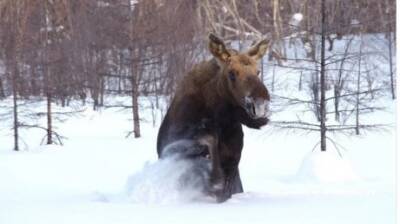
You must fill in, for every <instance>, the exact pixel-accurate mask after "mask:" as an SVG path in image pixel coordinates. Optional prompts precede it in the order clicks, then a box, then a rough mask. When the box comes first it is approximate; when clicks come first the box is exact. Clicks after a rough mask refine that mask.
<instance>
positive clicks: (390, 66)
mask: <svg viewBox="0 0 400 224" xmlns="http://www.w3.org/2000/svg"><path fill="white" fill-rule="evenodd" d="M392 46H393V40H392V32H390V33H389V69H390V70H389V71H390V88H391V91H392V99H396V94H395V83H394V82H395V81H394V77H393V55H392Z"/></svg>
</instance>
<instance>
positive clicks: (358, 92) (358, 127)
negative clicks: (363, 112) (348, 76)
mask: <svg viewBox="0 0 400 224" xmlns="http://www.w3.org/2000/svg"><path fill="white" fill-rule="evenodd" d="M361 54H362V36H361V34H360V50H359V58H358V74H357V94H356V135H359V134H360V80H361V60H362V55H361Z"/></svg>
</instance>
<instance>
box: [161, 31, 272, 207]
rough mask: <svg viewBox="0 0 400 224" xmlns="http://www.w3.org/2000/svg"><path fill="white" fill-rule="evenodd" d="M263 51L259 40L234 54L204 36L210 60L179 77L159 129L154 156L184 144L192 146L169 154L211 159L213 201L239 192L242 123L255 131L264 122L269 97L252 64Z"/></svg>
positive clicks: (256, 65)
mask: <svg viewBox="0 0 400 224" xmlns="http://www.w3.org/2000/svg"><path fill="white" fill-rule="evenodd" d="M267 48H268V41H266V40H262V41H260V42H258V43H257V44H256V45H254V46H253V47H251V48H250V49H249V50H248V51H247V52H244V53H240V52H238V51H235V50H232V49H227V48H226V47H225V44H224V43H223V41H222V40H220V39H219V38H218V37H216V36H215V35H213V34H210V36H209V50H210V52H211V54H212V55H213V58H212V59H210V60H208V61H204V62H202V63H200V64H198V65H195V66H194V68H193V69H192V70H191V71H190V72H189V73H188V74H187V75H186V76H185V77H184V79H183V81H182V83H180V85H178V88H177V90H176V92H175V96H174V98H173V100H172V102H171V104H170V106H169V109H168V111H167V114H166V116H165V118H164V120H163V122H162V124H161V126H160V129H159V133H158V139H157V152H158V156H159V157H160V158H163V157H167V156H169V155H170V154H171V152H170V151H168V150H165V148H168V147H166V146H168V145H170V144H171V143H174V142H177V141H181V140H184V141H186V142H187V141H190V142H192V143H191V144H189V145H190V147H188V145H187V144H186V145H185V146H184V145H182V147H181V149H179V150H178V151H175V152H172V154H173V153H178V154H180V155H181V156H183V157H186V158H196V157H203V158H209V159H210V160H211V167H212V168H211V177H210V185H214V186H219V188H218V187H217V188H215V189H216V190H214V191H213V192H209V193H211V194H214V195H215V196H216V197H217V199H218V201H225V200H227V199H228V198H230V197H231V195H232V194H234V193H240V192H243V187H242V182H241V179H240V174H239V168H238V166H239V162H240V158H241V153H242V148H243V131H242V124H243V125H246V126H248V127H250V128H255V129H259V128H260V127H262V126H263V125H266V124H267V123H268V117H267V113H268V108H267V107H268V102H269V100H270V96H269V93H268V90H267V88H266V87H265V86H264V85H263V83H262V81H261V80H260V79H259V77H258V73H259V71H258V61H259V59H261V58H262V56H263V55H264V54H265V52H266V50H267ZM173 148H175V149H176V148H177V147H173ZM178 148H179V147H178ZM167 151H168V152H167Z"/></svg>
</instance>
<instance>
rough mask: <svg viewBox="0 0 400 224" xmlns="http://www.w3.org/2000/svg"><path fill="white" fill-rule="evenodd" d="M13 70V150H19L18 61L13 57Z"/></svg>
mask: <svg viewBox="0 0 400 224" xmlns="http://www.w3.org/2000/svg"><path fill="white" fill-rule="evenodd" d="M13 59H14V61H13V62H12V63H13V71H12V73H13V74H12V89H13V90H12V92H13V115H14V125H13V127H14V150H15V151H19V144H18V139H19V134H18V128H19V123H18V104H17V76H18V72H19V71H18V62H17V60H16V58H15V57H14V58H13Z"/></svg>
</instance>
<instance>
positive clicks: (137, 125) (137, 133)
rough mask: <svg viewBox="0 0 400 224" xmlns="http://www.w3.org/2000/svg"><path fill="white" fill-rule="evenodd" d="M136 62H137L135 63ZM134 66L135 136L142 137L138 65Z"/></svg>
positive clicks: (133, 103) (133, 110) (133, 107)
mask: <svg viewBox="0 0 400 224" xmlns="http://www.w3.org/2000/svg"><path fill="white" fill-rule="evenodd" d="M133 64H135V63H133ZM132 67H133V66H132ZM134 67H135V68H132V74H131V75H132V77H131V79H132V115H133V133H134V136H135V138H139V137H140V119H139V103H138V98H139V84H138V81H137V75H138V74H137V66H134Z"/></svg>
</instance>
